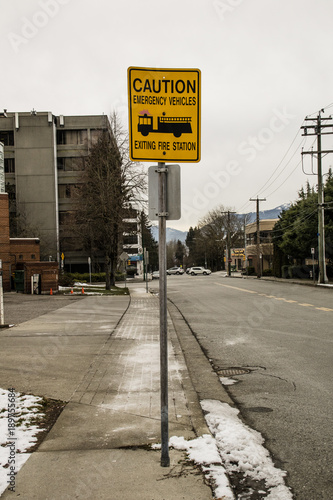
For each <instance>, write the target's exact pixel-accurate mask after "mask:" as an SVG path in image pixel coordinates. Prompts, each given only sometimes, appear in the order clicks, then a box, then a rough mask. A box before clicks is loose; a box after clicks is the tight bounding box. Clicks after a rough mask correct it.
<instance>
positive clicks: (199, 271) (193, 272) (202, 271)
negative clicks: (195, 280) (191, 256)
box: [189, 267, 212, 276]
mask: <svg viewBox="0 0 333 500" xmlns="http://www.w3.org/2000/svg"><path fill="white" fill-rule="evenodd" d="M211 273H212V271H211V270H210V269H205V268H204V267H191V268H190V270H189V274H190V275H191V276H196V275H197V274H204V275H208V274H211Z"/></svg>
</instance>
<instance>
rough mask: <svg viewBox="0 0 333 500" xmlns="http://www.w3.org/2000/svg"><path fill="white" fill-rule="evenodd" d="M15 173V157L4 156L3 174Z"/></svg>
mask: <svg viewBox="0 0 333 500" xmlns="http://www.w3.org/2000/svg"><path fill="white" fill-rule="evenodd" d="M14 173H15V158H5V174H14Z"/></svg>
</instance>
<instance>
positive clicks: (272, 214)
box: [151, 203, 290, 243]
mask: <svg viewBox="0 0 333 500" xmlns="http://www.w3.org/2000/svg"><path fill="white" fill-rule="evenodd" d="M289 207H290V203H284V204H283V205H280V206H279V207H276V208H271V209H270V210H260V212H259V218H260V220H262V219H277V218H278V217H279V215H280V213H281V212H282V211H283V210H287V208H289ZM245 215H246V216H247V219H246V223H247V224H251V222H255V220H256V217H257V214H256V212H249V213H247V214H239V217H240V218H242V219H244V216H245ZM151 232H152V235H153V237H154V238H155V240H156V241H158V226H152V228H151ZM186 236H187V231H179V230H178V229H173V228H172V227H167V228H166V240H167V243H168V242H169V241H173V240H180V241H181V242H182V243H185V240H186Z"/></svg>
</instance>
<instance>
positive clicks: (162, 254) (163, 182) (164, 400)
mask: <svg viewBox="0 0 333 500" xmlns="http://www.w3.org/2000/svg"><path fill="white" fill-rule="evenodd" d="M157 170H158V176H159V183H158V218H159V224H158V239H159V242H158V259H159V270H160V279H159V300H160V368H161V375H160V384H161V439H162V454H161V466H162V467H169V465H170V457H169V420H168V330H167V278H166V218H167V216H168V213H167V210H166V201H167V193H166V189H167V169H166V168H165V164H164V163H158V169H157Z"/></svg>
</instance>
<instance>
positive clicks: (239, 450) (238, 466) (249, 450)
mask: <svg viewBox="0 0 333 500" xmlns="http://www.w3.org/2000/svg"><path fill="white" fill-rule="evenodd" d="M201 406H202V409H203V410H204V412H205V418H206V421H207V424H208V427H209V429H210V431H211V433H212V434H213V436H214V437H215V440H216V445H217V448H218V450H219V453H220V455H221V458H222V463H223V465H224V467H225V469H226V471H227V473H228V474H229V475H231V474H232V473H235V472H240V473H241V474H243V475H244V476H249V477H250V478H251V479H253V480H254V481H264V482H265V486H266V488H267V490H268V494H267V496H263V498H267V499H269V500H290V499H292V495H291V492H290V490H289V488H287V486H286V485H285V483H284V477H285V476H286V473H285V472H284V471H281V470H280V469H277V468H276V467H275V466H274V464H273V461H272V459H271V457H270V455H269V452H268V451H267V450H266V448H265V447H264V446H263V445H264V439H263V437H262V436H261V434H260V433H259V432H257V431H255V430H253V429H251V428H250V427H248V426H246V425H245V424H244V423H243V422H242V420H241V419H240V418H239V417H238V414H239V410H237V409H236V408H232V407H231V406H229V405H228V404H226V403H221V402H220V401H215V400H204V401H201Z"/></svg>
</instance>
